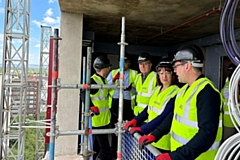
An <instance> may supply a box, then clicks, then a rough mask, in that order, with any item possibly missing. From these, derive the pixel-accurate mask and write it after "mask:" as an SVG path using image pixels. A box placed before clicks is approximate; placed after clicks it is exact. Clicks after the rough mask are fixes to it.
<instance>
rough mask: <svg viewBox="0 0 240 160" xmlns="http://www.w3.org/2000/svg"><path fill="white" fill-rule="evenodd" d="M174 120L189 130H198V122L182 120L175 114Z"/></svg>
mask: <svg viewBox="0 0 240 160" xmlns="http://www.w3.org/2000/svg"><path fill="white" fill-rule="evenodd" d="M175 119H176V120H177V121H178V122H179V123H182V124H184V125H186V126H189V127H191V128H197V129H198V122H196V121H192V120H189V119H185V118H182V117H181V116H179V115H178V114H175Z"/></svg>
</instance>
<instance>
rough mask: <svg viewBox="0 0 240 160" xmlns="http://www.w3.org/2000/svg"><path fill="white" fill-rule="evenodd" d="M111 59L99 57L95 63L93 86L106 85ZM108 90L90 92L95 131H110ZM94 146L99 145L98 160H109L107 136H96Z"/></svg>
mask: <svg viewBox="0 0 240 160" xmlns="http://www.w3.org/2000/svg"><path fill="white" fill-rule="evenodd" d="M111 66H112V65H111V64H110V61H109V59H108V58H107V57H106V56H99V57H97V58H96V59H95V60H94V62H93V68H94V69H95V71H96V73H95V74H93V75H92V76H91V84H99V85H106V84H108V82H107V79H106V77H107V75H108V74H109V71H110V67H111ZM108 92H109V91H108V89H104V88H99V89H92V90H90V106H91V107H90V110H91V111H92V112H93V113H94V114H95V115H94V116H93V117H92V128H93V129H109V125H110V119H111V113H110V107H109V102H108V99H109V97H108V96H109V93H108ZM81 100H82V101H83V102H85V92H81ZM94 139H95V141H94V144H93V146H95V143H98V145H99V152H98V154H97V157H96V160H108V159H110V158H109V154H110V145H109V140H108V135H107V134H96V135H94Z"/></svg>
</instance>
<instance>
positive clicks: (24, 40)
mask: <svg viewBox="0 0 240 160" xmlns="http://www.w3.org/2000/svg"><path fill="white" fill-rule="evenodd" d="M29 21H30V0H6V6H5V21H4V44H3V61H2V64H3V65H2V86H1V87H2V88H1V107H0V121H1V122H0V130H1V138H0V143H1V144H0V154H1V155H0V157H1V159H18V160H23V159H24V141H25V129H24V128H23V127H22V126H23V125H25V120H26V109H27V100H26V92H27V87H28V85H27V80H28V56H29V30H30V25H29ZM13 78H17V79H18V80H17V81H16V82H14V81H13ZM16 90H18V91H19V94H13V93H14V91H16ZM10 140H11V141H10ZM14 150H17V153H16V152H14Z"/></svg>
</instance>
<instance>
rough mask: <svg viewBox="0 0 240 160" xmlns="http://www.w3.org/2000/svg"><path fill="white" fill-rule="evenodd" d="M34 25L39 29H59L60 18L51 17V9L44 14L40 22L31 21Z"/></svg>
mask: <svg viewBox="0 0 240 160" xmlns="http://www.w3.org/2000/svg"><path fill="white" fill-rule="evenodd" d="M32 22H33V23H34V24H35V25H37V26H38V27H40V26H41V25H43V26H51V27H57V28H59V24H60V17H56V18H54V17H53V11H52V8H49V9H48V10H47V11H46V12H45V14H44V17H43V19H42V20H41V21H38V20H33V21H32Z"/></svg>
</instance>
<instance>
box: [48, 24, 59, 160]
mask: <svg viewBox="0 0 240 160" xmlns="http://www.w3.org/2000/svg"><path fill="white" fill-rule="evenodd" d="M58 40H59V30H58V29H54V47H53V66H52V100H51V102H52V107H51V128H50V157H49V158H50V160H54V147H55V128H56V106H57V103H56V102H57V78H58Z"/></svg>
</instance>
